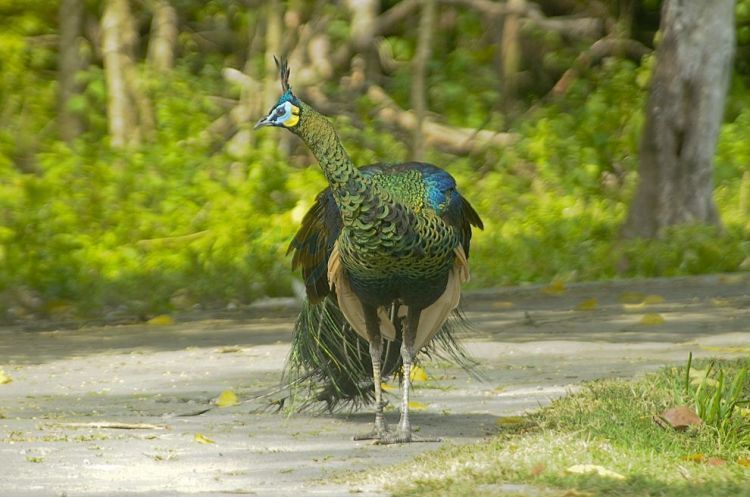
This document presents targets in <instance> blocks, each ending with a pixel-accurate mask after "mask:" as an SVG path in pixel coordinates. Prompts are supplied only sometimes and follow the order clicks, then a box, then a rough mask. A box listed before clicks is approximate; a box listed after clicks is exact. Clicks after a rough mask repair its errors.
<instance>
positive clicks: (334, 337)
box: [283, 295, 477, 411]
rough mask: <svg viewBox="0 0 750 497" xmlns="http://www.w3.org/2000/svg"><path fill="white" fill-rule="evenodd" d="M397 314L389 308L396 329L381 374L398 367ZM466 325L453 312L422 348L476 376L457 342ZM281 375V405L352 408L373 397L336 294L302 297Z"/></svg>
mask: <svg viewBox="0 0 750 497" xmlns="http://www.w3.org/2000/svg"><path fill="white" fill-rule="evenodd" d="M397 314H398V313H397V312H396V310H395V309H391V313H390V315H391V319H392V320H393V322H394V327H395V328H396V330H397V333H396V339H395V340H393V341H386V342H385V344H384V346H383V355H382V357H381V370H382V375H383V377H388V376H392V375H394V374H399V373H400V371H401V352H400V349H401V333H400V330H401V323H400V321H401V319H400V318H399V317H398V316H397ZM467 327H468V326H467V325H466V321H465V319H464V318H463V316H462V315H461V314H460V312H454V314H453V315H452V316H451V317H450V318H449V319H448V321H446V323H445V324H444V325H443V327H442V328H441V329H440V331H438V333H437V334H436V335H435V337H434V338H433V340H432V341H431V342H430V344H429V345H428V346H426V347H425V349H423V352H425V353H427V354H428V355H434V356H437V357H440V358H443V359H446V360H448V361H450V362H453V363H455V364H457V365H459V366H461V367H463V368H464V369H466V370H467V371H470V372H472V373H473V374H475V375H476V365H477V364H476V362H475V361H474V360H473V359H471V358H470V357H469V356H468V355H467V353H466V351H465V350H464V348H463V347H462V346H461V345H460V343H458V342H457V340H456V333H457V332H458V331H460V330H461V329H462V328H467ZM283 379H284V382H285V383H286V384H287V385H288V387H289V396H288V399H287V400H288V403H285V405H286V406H287V407H288V408H289V409H290V410H292V411H299V410H306V409H315V408H323V409H326V410H328V411H334V410H338V409H341V408H350V409H353V408H356V407H359V406H361V405H364V404H369V403H370V402H372V401H373V400H374V395H375V389H374V386H373V383H372V362H371V359H370V349H369V345H368V343H367V342H366V341H365V340H364V339H362V338H361V337H360V336H359V335H358V334H357V333H355V332H354V330H352V328H351V326H350V325H349V324H348V323H347V322H346V319H345V318H344V315H343V314H342V313H341V310H340V309H339V307H338V304H337V302H336V297H335V295H328V296H327V297H326V298H325V299H323V300H322V301H321V302H320V303H317V304H310V303H309V301H308V300H307V299H305V302H304V304H303V308H302V311H301V312H300V314H299V317H298V318H297V322H296V323H295V326H294V336H293V338H292V348H291V351H290V353H289V357H288V360H287V364H286V368H285V371H284V377H283Z"/></svg>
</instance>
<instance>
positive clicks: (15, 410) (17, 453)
mask: <svg viewBox="0 0 750 497" xmlns="http://www.w3.org/2000/svg"><path fill="white" fill-rule="evenodd" d="M644 298H645V299H646V302H647V303H645V304H644V303H640V304H638V303H634V302H638V301H642V300H644ZM628 302H631V303H628ZM464 308H465V310H466V311H467V315H468V317H469V318H470V320H471V321H472V322H473V323H474V325H475V326H476V332H475V333H473V334H472V335H471V336H468V337H467V338H466V343H467V344H468V348H469V350H470V351H471V352H472V353H473V355H474V356H475V357H476V358H477V359H478V360H479V361H480V363H481V365H482V371H483V374H484V376H485V377H486V379H485V380H484V381H479V380H476V379H473V378H470V377H469V376H468V375H467V374H466V373H464V372H463V371H461V370H458V369H455V368H451V367H449V366H445V365H441V364H434V363H428V364H427V365H426V368H427V372H428V374H429V375H430V376H431V379H430V381H428V382H427V383H424V384H421V385H417V388H416V391H415V395H414V400H416V401H418V402H421V403H423V404H424V408H423V409H421V410H418V411H416V412H415V413H414V415H413V418H412V423H413V424H414V425H415V426H416V427H417V428H418V429H419V430H420V434H423V435H425V436H440V437H443V440H444V441H443V442H441V443H442V444H448V443H472V442H475V441H477V440H480V439H482V438H484V437H487V436H490V435H492V434H493V433H496V432H497V431H498V430H499V429H501V427H500V424H498V423H496V421H497V418H498V417H500V416H508V415H515V414H519V413H523V412H524V411H527V410H530V409H535V408H537V407H538V406H541V405H544V404H545V403H546V402H549V401H550V400H551V399H553V398H555V397H558V396H560V395H564V394H565V393H566V392H567V391H569V390H570V389H571V388H575V385H577V384H580V383H581V382H582V381H585V380H590V379H594V378H601V377H615V376H616V377H633V376H637V375H640V374H643V373H645V372H648V371H652V370H654V369H656V368H658V367H660V366H663V365H665V364H671V363H684V361H686V359H687V356H688V353H689V352H691V351H692V352H693V354H694V355H696V356H699V357H707V356H721V357H732V356H738V355H747V354H748V353H750V333H749V332H750V275H748V274H742V275H716V276H707V277H692V278H680V279H658V280H638V281H625V282H611V283H606V282H605V283H594V284H579V285H572V286H570V287H568V288H562V287H554V286H553V287H547V288H543V287H525V288H513V289H500V290H487V291H480V292H474V293H470V294H468V295H466V298H465V303H464ZM657 315H658V316H657ZM293 316H294V305H293V304H290V303H289V302H287V301H274V302H266V303H265V304H264V305H263V306H253V307H252V308H250V309H244V310H239V311H236V312H234V313H229V314H228V315H224V316H222V317H221V318H214V319H205V316H204V318H203V319H200V320H193V319H192V318H194V317H195V316H192V317H191V316H186V317H184V318H183V319H180V317H179V316H178V322H177V323H176V324H174V325H168V326H153V325H146V324H141V325H128V326H105V327H84V328H81V329H74V330H63V329H55V328H56V327H55V326H52V327H50V326H49V325H44V326H42V325H39V324H38V323H30V324H29V325H27V326H17V327H6V328H0V370H2V371H4V373H5V374H6V375H7V376H8V377H10V378H11V379H12V381H11V382H10V383H6V384H0V427H1V429H0V496H3V497H31V496H55V497H62V496H66V497H79V496H81V497H83V496H86V497H89V496H108V497H111V496H120V495H133V494H137V495H139V496H147V497H157V496H179V495H187V494H190V495H199V496H222V495H238V494H239V495H244V494H247V495H260V496H287V495H294V496H300V495H325V496H338V495H341V496H344V495H347V496H348V495H351V494H353V493H358V494H360V495H386V493H385V492H383V491H382V489H381V488H379V487H380V485H379V484H367V485H365V484H363V483H361V482H357V479H356V478H355V479H351V478H349V479H347V478H348V477H347V475H350V473H351V472H359V471H367V469H368V468H372V467H381V466H384V465H393V464H408V461H409V460H410V458H412V457H414V456H415V455H417V454H420V453H423V452H425V451H429V450H433V449H435V448H437V447H438V446H439V445H440V444H438V443H419V444H410V445H396V446H373V445H371V444H370V443H368V442H355V441H352V439H351V436H352V435H353V434H354V433H360V432H364V431H366V430H367V428H368V426H369V423H370V422H371V417H372V416H371V414H370V412H369V411H368V410H365V411H361V412H356V413H353V414H349V415H346V414H339V415H316V416H313V415H294V416H291V417H287V416H285V415H282V414H278V413H274V412H272V411H271V410H268V409H263V407H265V406H267V405H268V403H269V401H270V400H273V399H274V398H275V397H274V395H270V396H268V397H263V398H256V397H258V396H259V395H261V394H263V393H266V392H268V391H269V390H272V389H273V388H274V387H275V386H276V385H278V380H279V375H280V372H281V370H282V367H283V365H284V361H285V357H286V353H287V350H288V346H289V339H290V333H291V324H292V320H293ZM644 316H646V317H645V319H644ZM188 318H190V319H188ZM660 318H661V319H663V322H660ZM225 390H233V391H234V392H236V394H237V395H238V397H239V399H240V400H242V401H244V402H243V403H241V404H240V405H238V406H234V407H227V408H213V409H211V410H209V411H207V412H205V413H203V414H200V415H195V414H196V413H197V412H200V411H202V410H204V409H206V408H209V407H211V406H212V404H211V402H212V400H213V399H215V398H216V397H217V396H218V395H219V394H220V393H221V392H222V391H225ZM395 401H396V398H395V397H393V402H394V403H395ZM185 414H189V415H188V416H185ZM190 414H192V415H190ZM388 417H389V420H390V421H391V422H395V421H396V420H397V417H398V413H397V412H395V411H394V412H390V413H389V414H388ZM138 423H143V424H145V425H144V426H142V427H141V428H136V429H123V428H125V427H128V426H131V425H133V424H138ZM118 425H119V426H121V428H117V426H118ZM201 437H205V438H204V439H201ZM201 442H204V443H201ZM206 442H209V443H206ZM210 442H212V443H210Z"/></svg>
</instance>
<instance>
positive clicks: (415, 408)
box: [409, 400, 427, 411]
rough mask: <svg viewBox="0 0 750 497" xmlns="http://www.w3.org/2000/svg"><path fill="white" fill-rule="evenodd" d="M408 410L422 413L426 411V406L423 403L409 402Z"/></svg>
mask: <svg viewBox="0 0 750 497" xmlns="http://www.w3.org/2000/svg"><path fill="white" fill-rule="evenodd" d="M409 409H410V410H412V411H424V410H425V409H427V404H425V403H424V402H419V401H416V400H412V401H410V402H409Z"/></svg>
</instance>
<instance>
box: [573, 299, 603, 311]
mask: <svg viewBox="0 0 750 497" xmlns="http://www.w3.org/2000/svg"><path fill="white" fill-rule="evenodd" d="M598 306H599V301H598V300H596V297H592V298H590V299H586V300H584V301H582V302H579V303H578V305H576V306H575V310H576V311H595V310H596V308H597V307H598Z"/></svg>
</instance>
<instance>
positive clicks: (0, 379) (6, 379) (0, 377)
mask: <svg viewBox="0 0 750 497" xmlns="http://www.w3.org/2000/svg"><path fill="white" fill-rule="evenodd" d="M11 381H13V378H11V377H10V376H8V375H7V374H5V371H3V370H2V369H0V385H4V384H6V383H10V382H11Z"/></svg>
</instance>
